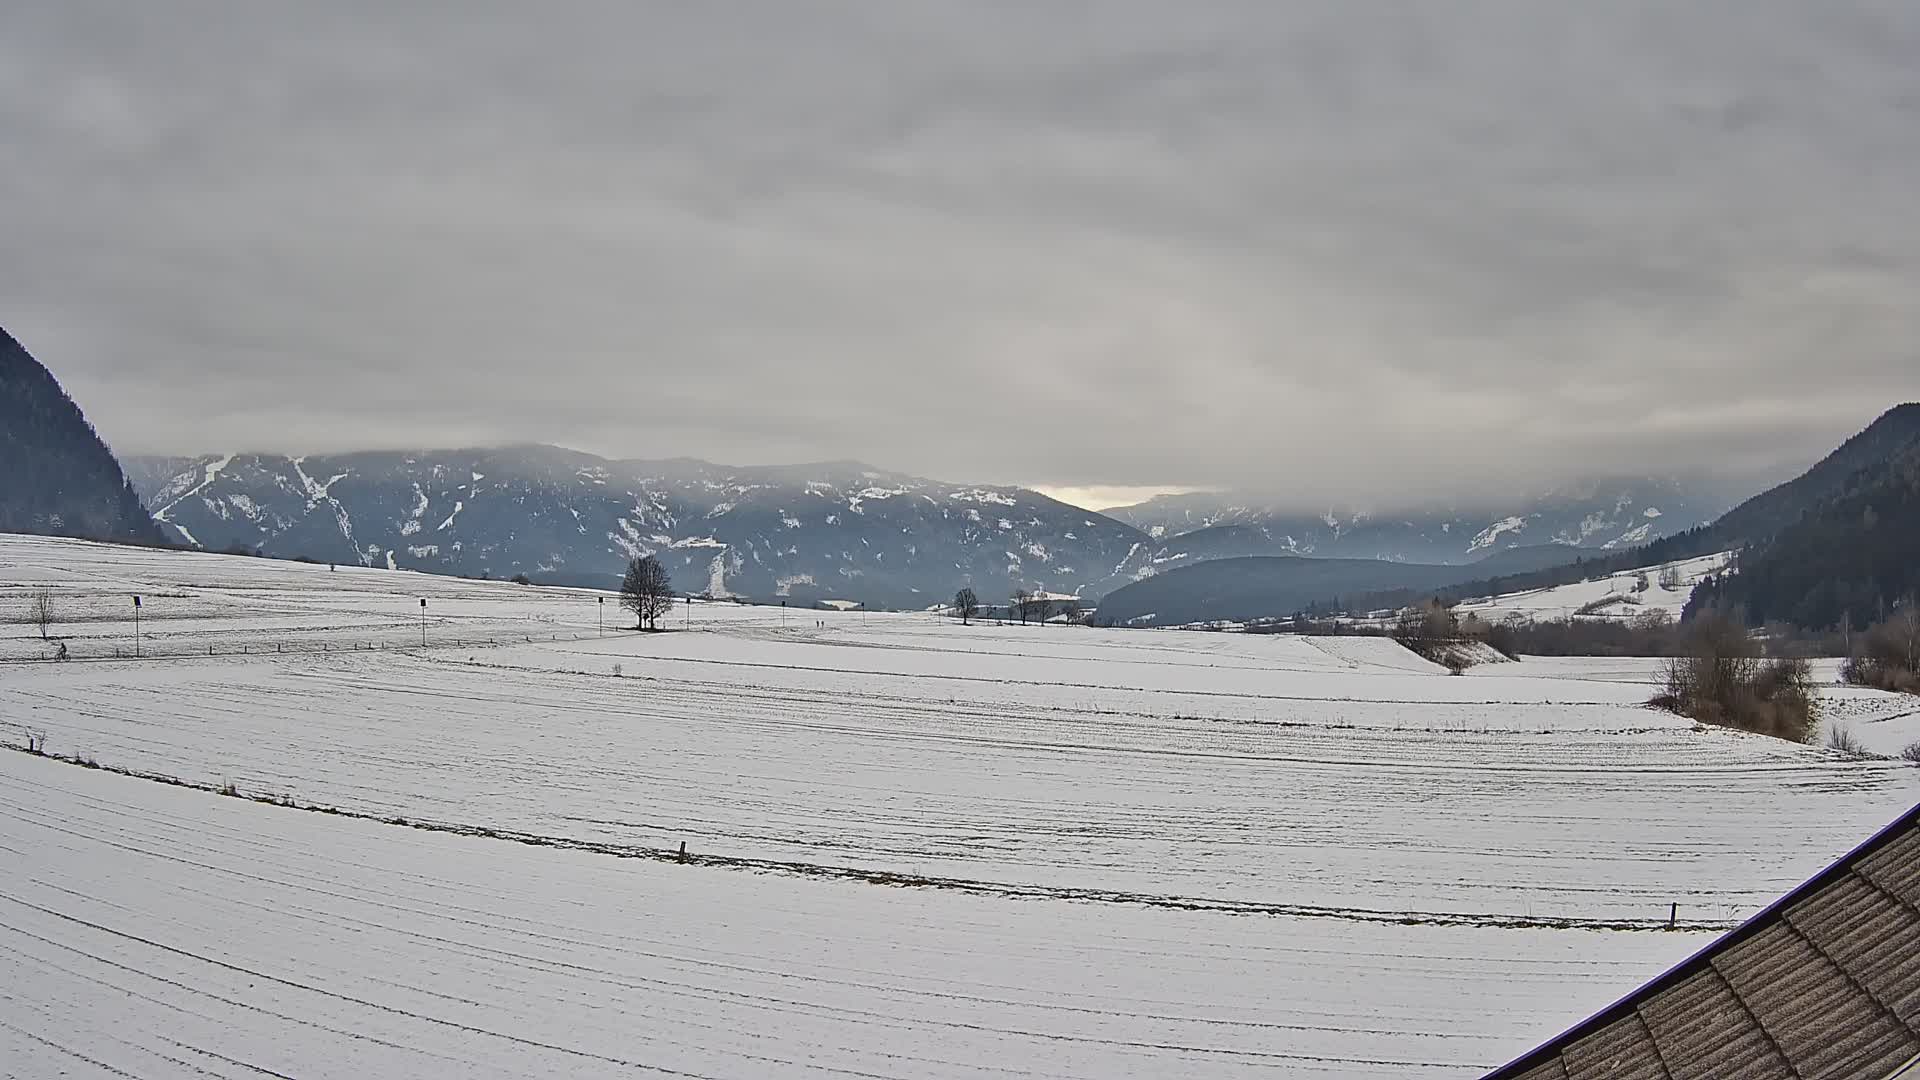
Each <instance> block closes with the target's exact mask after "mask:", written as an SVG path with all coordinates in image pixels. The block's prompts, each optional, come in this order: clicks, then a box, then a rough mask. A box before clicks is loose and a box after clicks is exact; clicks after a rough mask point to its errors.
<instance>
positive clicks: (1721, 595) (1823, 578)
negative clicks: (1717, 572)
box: [1688, 443, 1920, 629]
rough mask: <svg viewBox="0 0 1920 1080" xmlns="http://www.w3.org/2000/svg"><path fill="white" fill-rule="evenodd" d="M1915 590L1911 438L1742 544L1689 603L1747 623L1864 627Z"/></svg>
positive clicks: (1917, 495)
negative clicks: (1833, 491) (1822, 498)
mask: <svg viewBox="0 0 1920 1080" xmlns="http://www.w3.org/2000/svg"><path fill="white" fill-rule="evenodd" d="M1917 592H1920V443H1916V444H1915V445H1913V446H1909V447H1908V448H1907V449H1905V450H1904V451H1902V452H1900V453H1899V454H1897V455H1896V456H1895V457H1894V458H1893V459H1891V460H1889V461H1883V462H1880V463H1879V464H1877V465H1873V466H1870V467H1867V468H1864V469H1861V470H1859V471H1858V472H1856V473H1855V474H1854V475H1853V476H1852V477H1851V478H1850V480H1849V481H1848V483H1847V485H1846V488H1845V490H1844V491H1843V492H1842V493H1841V494H1839V495H1838V496H1835V497H1833V498H1831V499H1829V500H1827V501H1826V502H1824V503H1823V504H1822V505H1820V506H1819V507H1817V508H1816V509H1813V510H1810V511H1807V512H1806V513H1804V514H1803V515H1802V516H1801V517H1800V518H1799V519H1798V520H1796V521H1795V522H1794V523H1793V524H1791V525H1788V526H1787V527H1786V528H1784V529H1782V530H1781V531H1780V532H1779V533H1777V534H1776V535H1775V536H1773V537H1772V538H1771V539H1769V540H1766V541H1763V542H1759V543H1755V544H1754V545H1752V546H1751V547H1749V548H1748V549H1746V550H1745V551H1743V552H1742V553H1741V556H1740V559H1739V563H1738V566H1737V568H1736V570H1735V571H1734V572H1733V573H1732V574H1729V575H1727V576H1726V577H1724V578H1721V579H1719V580H1718V581H1715V582H1709V583H1707V584H1705V585H1702V586H1701V587H1700V588H1699V589H1698V590H1696V591H1695V592H1694V596H1693V603H1692V604H1691V605H1690V606H1689V608H1688V610H1689V612H1692V611H1695V610H1699V609H1701V608H1704V607H1708V606H1714V607H1729V608H1730V607H1736V606H1737V607H1740V608H1743V609H1744V610H1745V612H1746V615H1747V618H1748V620H1749V621H1751V622H1756V623H1760V622H1772V621H1776V620H1777V621H1781V622H1789V623H1793V624H1795V625H1797V626H1803V627H1809V628H1815V629H1824V628H1828V627H1837V626H1842V625H1850V626H1852V627H1855V628H1859V627H1864V626H1867V625H1869V624H1871V623H1874V622H1877V621H1879V620H1880V619H1883V618H1885V617H1886V615H1887V613H1888V612H1889V611H1891V610H1893V609H1894V608H1896V607H1898V606H1899V605H1901V604H1902V603H1908V602H1911V601H1912V599H1913V597H1914V595H1915V594H1916V593H1917Z"/></svg>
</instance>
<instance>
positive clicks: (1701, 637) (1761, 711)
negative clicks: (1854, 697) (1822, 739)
mask: <svg viewBox="0 0 1920 1080" xmlns="http://www.w3.org/2000/svg"><path fill="white" fill-rule="evenodd" d="M1685 644H1686V654H1685V655H1682V656H1678V657H1675V658H1673V659H1672V660H1670V661H1669V662H1668V663H1667V669H1666V688H1665V692H1664V693H1662V694H1660V695H1659V696H1658V697H1655V698H1654V699H1653V701H1652V702H1651V704H1653V705H1655V706H1656V707H1659V708H1663V709H1666V710H1668V711H1670V712H1675V713H1678V714H1680V715H1682V716H1687V717H1691V718H1693V719H1695V720H1698V721H1700V722H1702V723H1706V724H1715V725H1718V726H1721V727H1731V728H1738V729H1740V730H1741V731H1751V732H1754V733H1756V734H1760V735H1771V736H1774V737H1775V738H1780V739H1787V740H1789V741H1791V742H1798V743H1804V742H1807V741H1808V740H1810V739H1812V738H1813V733H1814V731H1815V730H1816V729H1817V727H1818V724H1819V696H1818V692H1817V691H1816V690H1815V688H1814V683H1813V670H1812V667H1811V666H1810V665H1809V664H1808V663H1807V662H1806V661H1805V660H1801V659H1789V658H1781V659H1774V660H1761V659H1760V657H1759V649H1758V647H1757V646H1756V645H1755V644H1754V642H1753V640H1752V639H1751V638H1749V637H1748V636H1747V632H1746V629H1745V628H1744V627H1743V626H1741V625H1740V623H1739V621H1738V620H1735V619H1731V618H1728V617H1726V616H1724V615H1720V614H1717V613H1708V614H1705V615H1702V616H1700V617H1699V618H1697V619H1695V620H1694V621H1693V623H1692V624H1690V625H1689V626H1688V627H1687V628H1686V633H1685Z"/></svg>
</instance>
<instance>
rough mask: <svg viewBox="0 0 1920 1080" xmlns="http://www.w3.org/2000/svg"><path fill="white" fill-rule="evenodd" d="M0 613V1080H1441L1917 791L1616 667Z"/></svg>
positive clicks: (1, 570) (1823, 854)
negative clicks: (1741, 723)
mask: <svg viewBox="0 0 1920 1080" xmlns="http://www.w3.org/2000/svg"><path fill="white" fill-rule="evenodd" d="M42 589H44V590H46V593H47V594H48V595H49V596H50V597H51V600H52V607H53V612H54V618H53V620H52V623H51V625H50V626H49V628H48V640H43V639H42V636H41V631H40V628H39V627H38V626H37V625H35V624H33V623H31V622H29V621H28V620H27V619H26V617H25V616H26V612H27V610H28V606H29V603H30V600H31V598H32V597H33V596H35V595H36V594H37V593H38V592H39V591H40V590H42ZM135 595H139V596H140V597H141V598H142V600H141V605H140V619H141V623H140V633H139V639H138V643H137V651H138V652H139V653H140V656H139V658H138V659H135V658H134V655H133V654H134V652H135V651H136V641H135V636H134V625H133V615H134V612H133V604H132V597H133V596H135ZM422 599H425V600H426V601H427V603H426V605H425V607H424V608H423V607H422V606H421V604H420V601H421V600H422ZM0 618H4V620H5V621H4V622H0V741H6V742H9V743H11V744H15V745H17V746H22V747H24V746H26V745H28V743H29V742H31V743H32V745H34V746H35V747H38V748H41V749H43V750H44V752H45V754H46V755H48V756H34V755H31V754H27V753H21V752H5V753H0V859H4V861H5V863H6V865H7V866H8V873H6V874H5V875H4V876H3V877H0V997H3V998H4V999H5V1003H6V1004H5V1008H3V1009H0V1062H5V1063H7V1064H8V1066H9V1067H10V1069H12V1070H13V1071H17V1072H18V1073H19V1074H20V1075H26V1076H38V1075H46V1074H50V1073H55V1072H60V1071H62V1070H64V1071H65V1072H67V1073H68V1074H70V1075H83V1076H91V1075H100V1076H110V1075H124V1074H132V1075H138V1076H189V1075H217V1076H246V1075H263V1074H264V1075H297V1076H302V1077H308V1076H348V1075H386V1076H402V1075H405V1076H447V1077H463V1076H502V1077H505V1076H599V1075H605V1076H626V1075H679V1076H700V1077H736V1076H795V1077H811V1076H821V1077H825V1076H861V1077H948V1076H953V1077H958V1076H998V1075H1006V1076H1045V1077H1104V1076H1115V1075H1142V1076H1146V1075H1166V1076H1207V1075H1229V1074H1232V1075H1240V1074H1244V1073H1247V1072H1265V1073H1269V1074H1271V1075H1282V1076H1285V1075H1303V1076H1472V1075H1474V1074H1475V1073H1476V1072H1477V1071H1479V1070H1483V1069H1485V1068H1486V1067H1488V1066H1492V1065H1495V1064H1498V1063H1500V1062H1501V1061H1504V1060H1506V1059H1507V1058H1510V1057H1512V1056H1515V1055H1517V1054H1518V1053H1520V1052H1522V1051H1524V1050H1526V1049H1527V1048H1528V1047H1529V1046H1531V1045H1532V1044H1534V1043H1536V1042H1539V1041H1540V1040H1542V1039H1544V1038H1546V1037H1548V1036H1550V1035H1552V1034H1554V1033H1555V1032H1556V1031H1558V1030H1559V1029H1561V1028H1564V1027H1566V1026H1567V1025H1569V1024H1571V1023H1572V1022H1573V1021H1575V1020H1577V1019H1579V1018H1581V1017H1582V1016H1584V1015H1586V1014H1587V1013H1589V1012H1591V1011H1593V1010H1595V1009H1597V1008H1599V1007H1601V1006H1603V1005H1605V1004H1606V1003H1607V1002H1608V1001H1610V1000H1612V999H1613V998H1615V997H1617V996H1619V995H1621V994H1623V993H1625V992H1626V991H1628V990H1630V989H1632V988H1633V987H1634V986H1635V985H1637V984H1639V983H1641V982H1643V981H1645V980H1646V979H1648V978H1651V977H1652V976H1654V975H1656V974H1658V973H1659V972H1660V971H1661V970H1662V969H1663V968H1665V967H1666V966H1668V965H1670V964H1672V963H1674V962H1676V961H1678V960H1680V959H1681V958H1683V957H1684V956H1686V955H1687V954H1688V953H1690V952H1692V951H1693V950H1695V949H1697V948H1699V947H1700V946H1701V945H1703V944H1705V943H1706V942H1707V941H1708V940H1710V939H1711V935H1712V934H1713V933H1714V932H1716V931H1718V930H1721V929H1724V928H1726V927H1728V926H1731V925H1733V924H1735V923H1737V922H1738V921H1739V920H1741V919H1743V918H1745V917H1746V916H1748V915H1751V914H1752V913H1754V912H1755V911H1757V910H1758V909H1760V908H1761V907H1762V906H1764V905H1765V904H1766V903H1768V902H1769V901H1771V900H1772V899H1773V898H1774V897H1775V896H1777V895H1779V894H1780V893H1782V892H1784V891H1786V890H1787V889H1789V888H1791V887H1792V886H1793V885H1795V884H1797V883H1798V882H1799V881H1800V880H1802V879H1804V878H1805V877H1807V876H1809V875H1811V874H1812V873H1813V872H1815V871H1816V870H1818V869H1819V868H1821V867H1822V866H1824V865H1825V864H1826V863H1827V862H1829V861H1831V860H1832V859H1833V858H1835V857H1836V856H1838V855H1840V854H1841V853H1843V852H1845V851H1846V850H1847V849H1848V848H1850V847H1851V846H1852V845H1853V844H1855V843H1856V842H1858V841H1859V840H1861V839H1862V838H1864V837H1865V836H1867V835H1868V834H1869V833H1871V832H1872V831H1873V830H1874V829H1876V828H1877V827H1879V826H1880V825H1881V824H1884V823H1885V822H1886V821H1888V820H1890V819H1892V818H1893V817H1895V816H1897V815H1898V814H1899V813H1900V812H1901V811H1903V810H1905V809H1906V808H1908V807H1909V806H1911V805H1912V804H1913V803H1914V802H1915V801H1917V800H1920V769H1915V768H1913V767H1911V766H1908V765H1905V764H1903V763H1901V762H1899V761H1896V760H1892V759H1891V758H1887V757H1872V756H1849V755H1842V754H1839V753H1837V752H1833V751H1828V750H1824V749H1820V748H1817V747H1803V746H1795V745H1788V744H1785V743H1780V742H1776V741H1772V740H1768V739H1765V738H1763V737H1759V736H1751V735H1745V734H1741V733H1738V732H1729V731H1721V730H1709V729H1705V728H1701V727H1698V726H1696V725H1693V724H1691V723H1689V722H1686V721H1683V720H1680V719H1678V718H1675V717H1673V716H1670V715H1667V714H1663V713H1658V712H1654V711H1652V710H1649V709H1647V708H1645V707H1643V706H1642V704H1641V703H1642V702H1644V700H1645V699H1646V697H1647V696H1648V695H1649V693H1650V689H1649V686H1650V683H1651V680H1652V679H1653V678H1654V676H1655V670H1654V667H1653V666H1652V665H1651V664H1646V663H1642V662H1638V661H1619V660H1613V661H1601V660H1590V661H1588V660H1566V659H1557V660H1552V661H1545V660H1538V661H1535V660H1528V661H1523V662H1520V663H1512V664H1500V665H1490V666H1488V667H1485V668H1479V669H1475V670H1474V672H1473V673H1472V674H1470V675H1468V676H1467V677H1462V678H1455V677H1451V676H1449V675H1448V674H1447V673H1446V672H1445V671H1444V670H1443V669H1441V668H1439V667H1437V666H1435V665H1432V664H1429V663H1427V662H1425V661H1423V660H1421V659H1419V658H1418V657H1415V656H1413V655H1412V654H1411V653H1408V652H1406V651H1405V650H1403V649H1401V648H1400V647H1399V646H1397V645H1395V644H1394V643H1392V642H1391V641H1387V640H1384V639H1327V638H1298V637H1288V636H1253V635H1240V634H1223V633H1197V632H1178V631H1128V630H1098V629H1091V628H1084V627H1066V626H1058V625H1055V626H1044V627H1042V626H1028V627H1022V626H1017V625H1013V626H1003V625H996V624H992V623H986V624H978V625H973V626H965V627H963V626H960V625H958V624H957V623H954V622H952V621H950V620H947V619H944V618H941V617H938V616H935V615H931V614H898V613H872V614H866V613H861V612H834V611H813V610H805V611H800V610H790V611H783V610H782V609H780V608H777V607H776V608H769V607H749V606H743V605H736V604H732V603H726V602H714V603H694V604H692V605H690V606H684V605H683V606H682V607H678V608H676V609H675V612H674V615H673V617H672V618H671V619H670V620H666V625H670V626H671V627H672V628H673V629H672V631H671V632H669V633H661V634H647V635H641V634H635V633H632V632H630V631H627V630H624V629H621V628H622V627H624V626H626V625H628V624H629V623H630V621H631V620H630V618H629V617H627V616H625V614H624V613H623V612H620V611H618V610H617V608H616V606H615V603H614V602H613V600H612V599H611V598H608V599H607V600H606V602H605V603H604V604H603V603H602V598H601V596H600V595H599V594H595V593H591V592H586V591H580V590H565V589H546V588H536V587H529V586H518V585H512V584H508V583H502V582H476V581H466V580H459V579H450V578H435V577H428V576H424V575H418V574H413V573H408V572H404V571H388V570H378V569H366V568H361V567H344V566H343V567H339V568H338V569H329V568H328V567H326V566H312V565H301V564H292V563H281V562H269V561H265V560H258V559H249V558H242V557H231V556H216V555H201V554H182V553H172V552H161V551H146V550H139V549H126V548H114V547H107V546H101V545H91V544H84V543H79V542H73V541H62V540H50V539H44V538H33V537H12V536H7V537H0ZM53 639H58V641H59V642H60V643H62V644H64V645H65V646H66V649H67V655H68V656H69V657H70V659H68V660H66V661H64V662H61V661H58V660H52V659H50V657H51V656H53V655H55V654H56V649H57V646H56V645H55V644H54V641H53ZM423 640H424V642H425V643H424V645H423V644H422V642H423ZM1829 698H1830V705H1831V709H1832V712H1833V714H1834V715H1835V716H1838V717H1841V718H1843V720H1844V722H1845V723H1847V724H1849V725H1850V726H1851V727H1852V728H1853V729H1854V730H1855V731H1856V732H1858V733H1859V734H1860V735H1862V736H1863V737H1866V738H1867V739H1868V745H1869V746H1870V747H1872V748H1878V747H1880V746H1882V745H1886V746H1893V745H1895V744H1898V743H1904V742H1905V741H1912V739H1914V738H1920V721H1917V720H1916V717H1915V714H1914V713H1913V712H1912V711H1911V710H1910V709H1908V708H1907V706H1906V704H1905V702H1904V701H1902V700H1901V699H1899V698H1896V697H1894V696H1892V695H1884V694H1879V693H1878V692H1875V691H1866V690H1855V689H1846V690H1840V689H1834V690H1832V691H1830V693H1829ZM63 759H64V760H63ZM87 764H95V765H98V766H100V767H99V768H97V769H95V768H87V767H85V766H86V765H87ZM319 811H331V812H327V813H323V812H319ZM683 845H684V854H683ZM1676 905H1677V907H1676ZM1676 911H1677V918H1675V912H1676ZM1670 920H1672V921H1673V922H1674V926H1673V928H1671V929H1670V928H1669V925H1668V924H1669V921H1670ZM16 1063H18V1064H16Z"/></svg>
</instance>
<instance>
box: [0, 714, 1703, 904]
mask: <svg viewBox="0 0 1920 1080" xmlns="http://www.w3.org/2000/svg"><path fill="white" fill-rule="evenodd" d="M6 748H7V749H9V750H12V751H14V752H16V753H21V754H28V755H30V756H33V757H39V758H44V759H46V760H50V761H58V762H61V763H63V764H66V765H69V766H72V767H75V768H83V769H92V770H98V771H103V772H109V773H113V774H115V775H118V776H125V777H129V778H132V779H137V780H145V781H149V782H152V783H160V784H166V785H168V786H171V787H180V788H188V789H191V790H194V791H201V792H206V793H209V794H214V795H222V796H226V797H230V798H240V799H243V800H246V801H250V802H254V803H260V804H264V805H269V806H275V807H280V808H282V809H289V810H301V811H305V812H308V813H316V814H326V815H330V816H334V817H343V818H349V819H353V820H357V821H372V822H379V823H381V824H385V825H390V826H396V827H400V828H408V829H417V830H420V831H422V832H431V833H446V834H450V835H454V836H470V837H481V838H485V839H489V840H500V841H505V842H508V843H515V844H524V845H528V846H531V847H544V848H558V849H563V850H568V851H582V852H589V853H592V854H596V855H606V856H613V857H615V858H622V859H649V860H652V861H655V862H671V863H681V864H686V865H691V866H702V867H711V868H717V869H723V870H736V871H749V872H754V873H764V874H785V875H789V876H793V877H801V878H815V879H822V880H831V881H853V882H862V883H865V884H869V885H882V886H891V887H895V888H913V889H945V890H951V891H954V892H962V893H968V894H971V895H975V896H996V897H1003V898H1006V899H1014V900H1060V901H1073V902H1081V903H1099V904H1125V905H1131V906H1136V907H1151V908H1167V909H1174V910H1180V911H1212V912H1222V913H1226V914H1233V915H1268V916H1286V917H1291V918H1305V919H1340V920H1345V921H1348V922H1359V923H1376V924H1394V925H1401V926H1474V927H1488V928H1499V929H1524V930H1637V931H1650V930H1662V931H1664V930H1683V931H1700V930H1726V929H1731V928H1732V927H1733V926H1736V925H1738V921H1737V920H1714V919H1686V920H1681V921H1679V922H1677V923H1675V924H1674V925H1672V926H1669V925H1668V923H1667V922H1666V921H1665V920H1660V919H1581V918H1562V917H1554V916H1534V915H1515V914H1491V913H1466V912H1445V911H1389V910H1384V909H1369V908H1362V907H1335V906H1323V905H1314V904H1288V903H1278V902H1260V901H1251V900H1234V899H1225V898H1215V897H1203V896H1174V895H1165V894H1155V893H1141V892H1126V891H1122V890H1116V889H1087V888H1073V887H1069V886H1058V885H1043V884H1022V883H1011V882H998V881H984V880H977V879H970V878H962V877H945V876H936V875H926V874H912V873H902V872H900V871H896V870H887V869H882V868H873V867H858V866H832V865H827V864H823V863H809V862H799V861H793V860H785V859H765V858H752V857H747V856H735V855H722V854H714V853H710V852H699V851H689V852H686V853H685V854H682V853H681V852H680V851H679V849H677V848H661V847H650V846H646V845H640V844H616V843H609V842H605V841H597V840H586V839H580V838H577V837H568V836H551V835H545V834H541V833H532V832H522V831H517V830H512V829H498V828H492V827H488V826H482V825H467V824H460V823H455V822H441V821H422V820H416V819H412V818H405V817H383V816H381V815H378V814H371V813H367V812H364V811H358V810H348V809H342V808H340V807H336V806H321V805H316V804H313V803H307V802H302V801H300V800H298V799H295V798H292V797H291V796H279V795H270V794H252V795H248V794H240V793H237V792H232V791H225V790H222V789H221V788H219V787H216V786H215V785H213V784H205V783H199V782H195V781H190V780H182V779H180V778H178V777H174V776H167V775H164V774H161V773H155V772H148V771H144V770H140V769H131V768H126V767H122V766H115V765H102V764H99V763H98V762H95V761H93V760H91V759H88V758H83V757H79V756H73V755H58V754H44V753H37V752H34V751H30V750H27V749H26V748H24V747H21V746H18V745H14V744H6Z"/></svg>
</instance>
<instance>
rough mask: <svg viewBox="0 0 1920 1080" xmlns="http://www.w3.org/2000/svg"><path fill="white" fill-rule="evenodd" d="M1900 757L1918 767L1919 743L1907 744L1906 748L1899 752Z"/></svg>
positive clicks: (1919, 756)
mask: <svg viewBox="0 0 1920 1080" xmlns="http://www.w3.org/2000/svg"><path fill="white" fill-rule="evenodd" d="M1900 756H1901V757H1902V758H1903V759H1905V760H1907V761H1911V762H1913V763H1914V764H1915V765H1920V742H1912V743H1908V744H1907V748H1906V749H1905V750H1902V751H1900Z"/></svg>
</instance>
